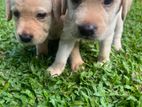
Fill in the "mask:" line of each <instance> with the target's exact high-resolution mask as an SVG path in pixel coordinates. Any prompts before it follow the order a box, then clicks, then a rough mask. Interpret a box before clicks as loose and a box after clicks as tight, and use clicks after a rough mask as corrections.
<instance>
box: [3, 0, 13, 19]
mask: <svg viewBox="0 0 142 107" xmlns="http://www.w3.org/2000/svg"><path fill="white" fill-rule="evenodd" d="M5 5H6V6H5V7H6V19H7V20H8V21H9V20H11V19H12V11H11V0H5Z"/></svg>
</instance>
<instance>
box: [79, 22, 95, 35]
mask: <svg viewBox="0 0 142 107" xmlns="http://www.w3.org/2000/svg"><path fill="white" fill-rule="evenodd" d="M96 29H97V27H96V26H95V25H79V26H78V30H79V33H80V34H81V35H82V36H92V35H94V34H95V31H96Z"/></svg>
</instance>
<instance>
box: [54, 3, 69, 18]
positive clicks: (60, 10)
mask: <svg viewBox="0 0 142 107" xmlns="http://www.w3.org/2000/svg"><path fill="white" fill-rule="evenodd" d="M66 1H67V0H52V2H53V15H54V17H55V19H57V20H59V19H60V17H61V16H62V15H64V14H65V12H66Z"/></svg>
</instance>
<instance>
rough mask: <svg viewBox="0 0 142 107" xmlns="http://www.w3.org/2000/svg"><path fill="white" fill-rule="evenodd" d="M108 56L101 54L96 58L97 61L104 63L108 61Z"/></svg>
mask: <svg viewBox="0 0 142 107" xmlns="http://www.w3.org/2000/svg"><path fill="white" fill-rule="evenodd" d="M109 60H110V59H109V57H103V56H100V57H99V58H98V62H99V63H106V62H109Z"/></svg>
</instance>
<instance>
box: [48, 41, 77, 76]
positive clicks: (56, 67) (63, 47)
mask: <svg viewBox="0 0 142 107" xmlns="http://www.w3.org/2000/svg"><path fill="white" fill-rule="evenodd" d="M75 42H76V40H75V39H66V40H65V39H61V40H60V43H59V48H58V51H57V54H56V58H55V61H54V63H53V64H52V65H51V66H50V67H49V68H48V71H50V74H51V75H52V76H58V75H60V74H61V73H62V71H63V70H64V68H65V65H66V62H67V59H68V57H69V55H70V53H71V51H72V49H73V47H74V44H75Z"/></svg>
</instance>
